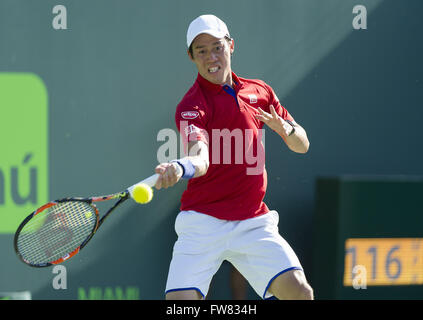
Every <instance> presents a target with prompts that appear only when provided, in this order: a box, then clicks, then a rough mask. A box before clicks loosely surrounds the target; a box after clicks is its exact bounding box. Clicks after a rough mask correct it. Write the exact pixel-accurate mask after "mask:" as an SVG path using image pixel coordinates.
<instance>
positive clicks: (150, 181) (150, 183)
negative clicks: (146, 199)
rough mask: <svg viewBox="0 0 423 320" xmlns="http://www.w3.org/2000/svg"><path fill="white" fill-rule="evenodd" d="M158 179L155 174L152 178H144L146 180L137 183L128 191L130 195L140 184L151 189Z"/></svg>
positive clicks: (157, 175)
mask: <svg viewBox="0 0 423 320" xmlns="http://www.w3.org/2000/svg"><path fill="white" fill-rule="evenodd" d="M158 178H159V174H157V173H155V174H153V175H152V176H150V177H148V178H146V179H144V180H142V181H140V182H137V183H136V184H134V185H133V186H131V187H129V188H128V191H129V192H130V193H131V194H132V190H134V188H135V186H136V185H138V184H141V183H145V184H146V185H148V186H150V187H151V188H152V187H154V185H155V184H156V182H157V179H158Z"/></svg>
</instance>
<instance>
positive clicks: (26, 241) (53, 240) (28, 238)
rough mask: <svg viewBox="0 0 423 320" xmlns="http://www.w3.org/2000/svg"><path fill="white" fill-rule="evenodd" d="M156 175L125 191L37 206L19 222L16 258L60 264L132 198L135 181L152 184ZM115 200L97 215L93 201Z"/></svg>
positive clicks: (45, 264) (37, 264)
mask: <svg viewBox="0 0 423 320" xmlns="http://www.w3.org/2000/svg"><path fill="white" fill-rule="evenodd" d="M158 177H159V175H158V174H154V175H152V176H151V177H149V178H147V179H144V180H142V181H140V182H138V183H136V184H134V185H133V186H131V187H129V188H127V189H126V190H125V191H122V192H118V193H114V194H111V195H107V196H98V197H90V198H64V199H60V200H55V201H52V202H49V203H46V204H45V205H43V206H41V207H40V208H38V209H37V210H35V211H34V212H32V213H31V214H30V215H29V216H28V217H26V218H25V219H24V220H23V221H22V223H21V224H20V225H19V227H18V229H17V230H16V233H15V238H14V246H15V251H16V254H17V255H18V257H19V258H20V259H21V260H22V261H23V262H25V263H26V264H28V265H30V266H32V267H48V266H51V265H55V264H59V263H62V262H64V261H66V260H68V259H70V258H71V257H73V256H74V255H76V254H77V253H78V252H79V251H81V249H82V248H84V247H85V246H86V245H87V243H88V241H90V240H91V238H92V237H93V236H94V234H95V233H96V231H97V230H98V228H100V226H101V225H102V223H103V222H104V220H106V218H107V217H108V216H109V215H110V213H111V212H112V211H113V210H115V209H116V208H117V207H118V206H119V205H121V204H122V203H123V202H125V201H126V200H127V199H128V198H130V197H132V192H133V190H134V188H135V186H137V185H138V184H141V183H145V184H147V185H148V186H150V187H153V186H154V185H155V184H156V181H157V178H158ZM113 199H118V200H117V201H116V202H115V203H114V205H113V206H112V207H110V209H108V210H107V212H106V213H105V214H104V215H103V216H102V217H101V218H100V217H99V211H98V209H97V207H96V206H95V205H94V202H100V201H108V200H113Z"/></svg>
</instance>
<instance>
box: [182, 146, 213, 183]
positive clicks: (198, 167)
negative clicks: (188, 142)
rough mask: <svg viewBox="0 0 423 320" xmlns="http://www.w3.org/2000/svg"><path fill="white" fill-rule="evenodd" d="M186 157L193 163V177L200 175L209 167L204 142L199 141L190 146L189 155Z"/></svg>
mask: <svg viewBox="0 0 423 320" xmlns="http://www.w3.org/2000/svg"><path fill="white" fill-rule="evenodd" d="M186 158H187V159H189V160H190V161H191V163H192V164H193V165H194V168H195V174H194V178H198V177H201V176H203V175H205V174H206V173H207V170H208V168H209V149H208V146H207V145H206V144H205V143H203V142H201V141H199V142H197V143H195V145H193V146H190V148H189V155H188V157H186Z"/></svg>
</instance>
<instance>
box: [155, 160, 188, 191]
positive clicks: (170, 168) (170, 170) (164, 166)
mask: <svg viewBox="0 0 423 320" xmlns="http://www.w3.org/2000/svg"><path fill="white" fill-rule="evenodd" d="M155 172H156V173H158V174H159V178H158V179H157V182H156V185H155V188H156V189H161V188H165V189H167V188H169V187H172V186H174V185H175V184H176V183H178V181H179V180H180V179H181V177H182V168H181V167H180V166H179V164H177V163H176V162H171V163H167V162H166V163H161V164H159V165H158V166H157V167H156V169H155Z"/></svg>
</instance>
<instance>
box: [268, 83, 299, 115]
mask: <svg viewBox="0 0 423 320" xmlns="http://www.w3.org/2000/svg"><path fill="white" fill-rule="evenodd" d="M266 87H267V90H268V92H269V105H268V107H267V108H268V110H265V111H266V112H269V113H270V106H271V105H272V106H273V107H274V108H275V111H276V113H277V114H278V115H279V116H280V117H281V118H282V119H284V120H289V121H294V118H293V117H292V116H291V115H290V114H289V112H288V110H286V109H285V108H284V107H283V106H282V105H281V103H280V102H279V98H278V96H277V95H276V93H275V91H273V89H272V87H270V86H269V85H266Z"/></svg>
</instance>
